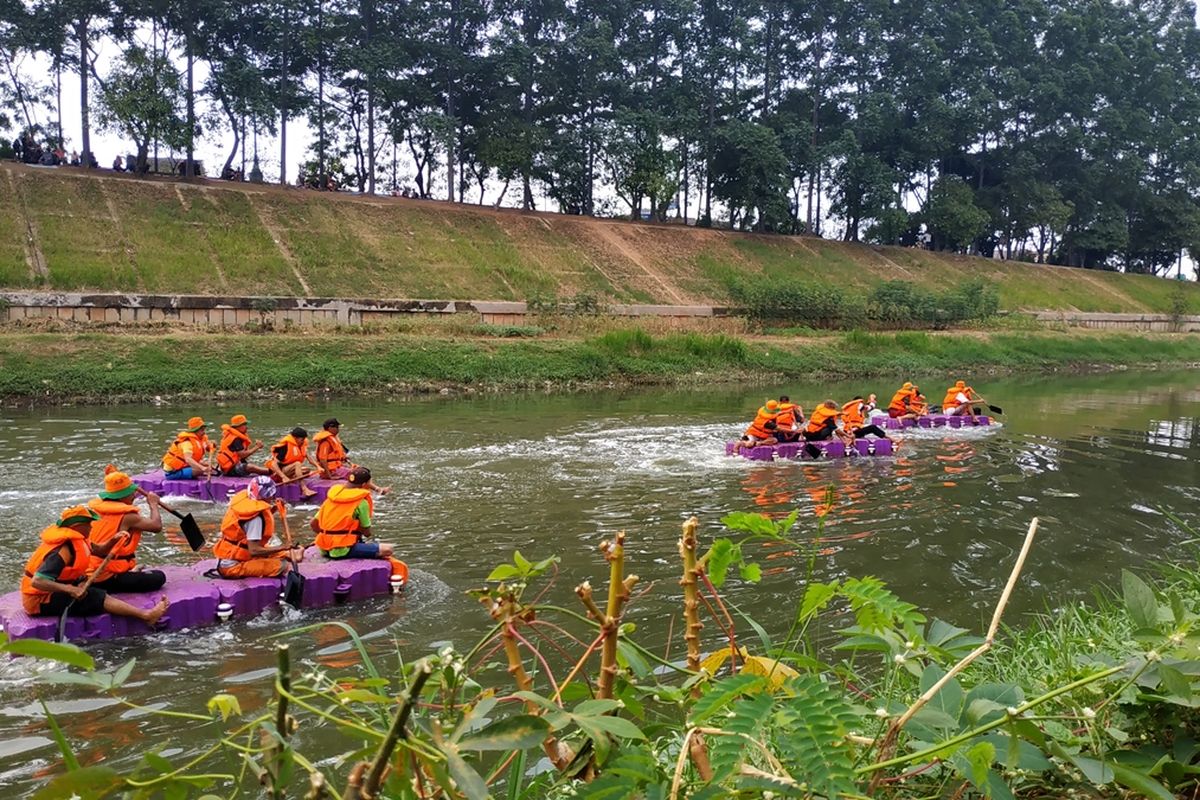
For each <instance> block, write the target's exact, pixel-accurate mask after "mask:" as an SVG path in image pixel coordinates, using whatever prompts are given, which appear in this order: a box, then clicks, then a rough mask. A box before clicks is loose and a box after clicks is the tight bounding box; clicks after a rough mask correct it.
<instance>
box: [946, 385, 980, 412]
mask: <svg viewBox="0 0 1200 800" xmlns="http://www.w3.org/2000/svg"><path fill="white" fill-rule="evenodd" d="M974 391H975V390H974V389H972V388H971V387H970V386H964V387H963V388H961V389H959V388H958V387H957V386H951V387H950V388H949V389H947V390H946V396H945V397H944V398H943V399H942V410H943V411H948V410H950V409H952V408H958V405H959V403H958V395H959V392H961V393H963V394H965V395H966V396H967V397H970V396H971V394H972V393H973V392H974Z"/></svg>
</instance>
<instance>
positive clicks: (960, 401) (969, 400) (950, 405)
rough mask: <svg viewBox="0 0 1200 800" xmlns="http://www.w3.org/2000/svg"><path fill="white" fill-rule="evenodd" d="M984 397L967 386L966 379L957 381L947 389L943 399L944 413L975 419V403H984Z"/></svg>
mask: <svg viewBox="0 0 1200 800" xmlns="http://www.w3.org/2000/svg"><path fill="white" fill-rule="evenodd" d="M982 402H983V398H982V397H980V396H979V395H977V394H976V393H975V390H974V389H972V388H971V387H970V386H967V382H966V381H955V382H954V385H953V386H951V387H950V388H949V389H947V390H946V396H945V398H943V399H942V413H943V414H947V415H949V416H952V417H953V416H963V417H970V418H971V420H972V421H974V420H975V413H976V412H975V407H974V405H973V404H974V403H982Z"/></svg>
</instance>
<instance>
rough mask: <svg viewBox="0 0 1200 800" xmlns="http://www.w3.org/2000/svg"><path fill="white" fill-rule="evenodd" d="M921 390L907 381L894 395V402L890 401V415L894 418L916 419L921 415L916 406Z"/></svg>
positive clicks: (888, 409) (888, 410) (888, 408)
mask: <svg viewBox="0 0 1200 800" xmlns="http://www.w3.org/2000/svg"><path fill="white" fill-rule="evenodd" d="M920 394H921V390H920V389H918V388H917V387H916V386H914V385H913V384H911V383H908V382H907V381H906V382H905V383H904V385H903V386H901V387H900V390H899V391H898V392H896V393H895V394H894V395H892V402H890V403H888V407H887V412H888V416H889V417H891V418H892V419H916V418H917V417H919V416H920V414H918V413H917V411H916V409H915V408H914V406H915V405H916V404H917V403H918V402H919V401H918V400H917V397H918V395H920Z"/></svg>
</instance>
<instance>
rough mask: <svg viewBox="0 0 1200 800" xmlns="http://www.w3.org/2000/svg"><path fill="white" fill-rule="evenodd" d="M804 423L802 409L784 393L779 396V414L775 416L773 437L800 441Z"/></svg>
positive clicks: (783, 440)
mask: <svg viewBox="0 0 1200 800" xmlns="http://www.w3.org/2000/svg"><path fill="white" fill-rule="evenodd" d="M803 424H804V409H803V408H801V407H800V406H798V405H796V404H795V403H793V402H792V401H791V398H789V397H788V396H787V395H786V394H781V395H780V396H779V414H778V415H776V417H775V439H776V440H777V441H780V442H798V441H800V434H801V432H802V431H801V428H800V426H801V425H803Z"/></svg>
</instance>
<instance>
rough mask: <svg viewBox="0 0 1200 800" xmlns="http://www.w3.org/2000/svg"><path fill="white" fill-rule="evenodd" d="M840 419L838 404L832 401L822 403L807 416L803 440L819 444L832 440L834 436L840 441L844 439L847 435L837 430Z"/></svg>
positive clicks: (840, 413) (840, 412) (840, 411)
mask: <svg viewBox="0 0 1200 800" xmlns="http://www.w3.org/2000/svg"><path fill="white" fill-rule="evenodd" d="M841 418H842V410H841V409H840V408H839V407H838V404H837V403H835V402H833V401H832V400H826V401H824V402H823V403H821V404H820V405H818V406H817V407H816V408H814V409H813V411H812V414H810V415H809V417H808V424H807V425H805V426H804V440H805V441H807V442H820V441H824V440H826V439H832V438H833V436H834V435H835V434H836V435H837V436H838V438H840V439H846V438H847V434H844V433H843V432H842V431H840V430H839V429H838V422H839V421H840V420H841ZM850 438H853V437H850Z"/></svg>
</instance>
